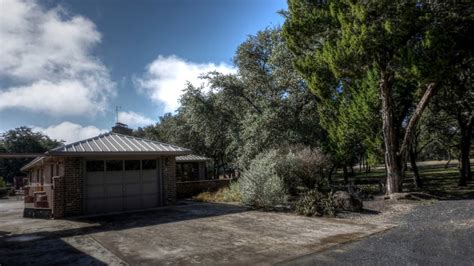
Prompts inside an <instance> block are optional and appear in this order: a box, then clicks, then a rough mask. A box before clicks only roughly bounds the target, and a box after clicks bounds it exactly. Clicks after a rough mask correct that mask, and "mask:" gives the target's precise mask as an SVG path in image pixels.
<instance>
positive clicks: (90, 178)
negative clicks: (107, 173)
mask: <svg viewBox="0 0 474 266" xmlns="http://www.w3.org/2000/svg"><path fill="white" fill-rule="evenodd" d="M102 183H104V172H88V173H87V184H88V185H99V184H100V185H102Z"/></svg>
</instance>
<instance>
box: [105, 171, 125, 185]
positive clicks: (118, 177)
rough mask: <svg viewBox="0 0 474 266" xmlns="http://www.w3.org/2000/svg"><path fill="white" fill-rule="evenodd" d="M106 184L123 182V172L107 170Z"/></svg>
mask: <svg viewBox="0 0 474 266" xmlns="http://www.w3.org/2000/svg"><path fill="white" fill-rule="evenodd" d="M104 183H105V184H122V172H105V178H104Z"/></svg>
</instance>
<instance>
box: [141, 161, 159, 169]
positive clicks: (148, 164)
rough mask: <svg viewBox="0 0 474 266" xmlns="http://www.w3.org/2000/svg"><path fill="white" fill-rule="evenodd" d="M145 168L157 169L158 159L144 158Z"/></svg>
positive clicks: (143, 164)
mask: <svg viewBox="0 0 474 266" xmlns="http://www.w3.org/2000/svg"><path fill="white" fill-rule="evenodd" d="M142 169H143V170H155V169H156V160H143V161H142Z"/></svg>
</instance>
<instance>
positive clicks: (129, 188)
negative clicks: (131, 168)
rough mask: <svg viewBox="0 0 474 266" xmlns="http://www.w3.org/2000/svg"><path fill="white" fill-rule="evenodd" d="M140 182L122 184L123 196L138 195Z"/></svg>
mask: <svg viewBox="0 0 474 266" xmlns="http://www.w3.org/2000/svg"><path fill="white" fill-rule="evenodd" d="M140 187H141V185H140V184H124V196H126V197H127V196H134V195H138V196H140Z"/></svg>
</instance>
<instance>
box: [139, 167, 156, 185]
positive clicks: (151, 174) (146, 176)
mask: <svg viewBox="0 0 474 266" xmlns="http://www.w3.org/2000/svg"><path fill="white" fill-rule="evenodd" d="M157 176H158V174H157V172H156V170H143V171H142V181H143V182H149V181H153V180H156V178H157Z"/></svg>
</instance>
